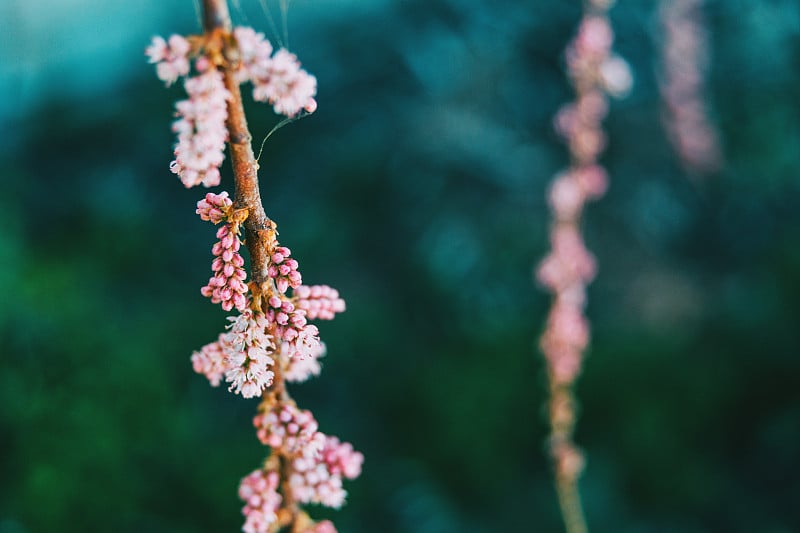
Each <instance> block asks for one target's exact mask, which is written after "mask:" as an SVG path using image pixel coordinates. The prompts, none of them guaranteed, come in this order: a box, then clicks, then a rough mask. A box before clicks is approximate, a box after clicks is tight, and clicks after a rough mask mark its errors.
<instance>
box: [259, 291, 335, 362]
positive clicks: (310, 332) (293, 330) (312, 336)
mask: <svg viewBox="0 0 800 533" xmlns="http://www.w3.org/2000/svg"><path fill="white" fill-rule="evenodd" d="M268 303H269V307H270V309H269V310H268V311H267V318H268V319H269V320H270V321H271V322H274V323H275V334H276V335H277V336H278V337H279V338H280V339H281V340H283V341H284V343H285V344H286V348H285V349H286V350H287V352H286V353H287V354H288V356H289V357H291V358H300V359H304V358H306V357H317V356H318V353H319V351H320V350H321V349H322V348H321V342H320V340H319V329H317V326H314V325H313V324H309V323H308V320H307V319H306V315H305V311H303V310H302V309H297V308H296V307H295V305H294V304H293V303H292V302H291V301H289V300H284V299H282V298H280V297H278V296H272V297H271V298H270V299H269V301H268Z"/></svg>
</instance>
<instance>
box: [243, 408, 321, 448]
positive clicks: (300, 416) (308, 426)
mask: <svg viewBox="0 0 800 533" xmlns="http://www.w3.org/2000/svg"><path fill="white" fill-rule="evenodd" d="M253 425H254V426H255V427H256V435H258V440H260V441H261V443H262V444H265V445H267V446H269V447H270V448H272V449H273V450H275V449H278V450H280V452H281V453H282V454H284V455H288V456H294V455H298V454H299V455H311V456H315V455H317V454H319V452H320V451H321V450H322V446H323V445H324V444H325V436H324V435H323V434H322V433H320V432H319V431H318V429H319V425H318V424H317V421H316V420H315V419H314V415H312V414H311V411H306V410H300V409H298V408H297V407H296V406H295V405H294V404H292V403H284V404H282V405H276V406H274V407H273V408H272V409H270V410H269V411H266V412H264V413H259V414H258V415H256V417H255V418H254V419H253Z"/></svg>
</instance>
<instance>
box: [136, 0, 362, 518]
mask: <svg viewBox="0 0 800 533" xmlns="http://www.w3.org/2000/svg"><path fill="white" fill-rule="evenodd" d="M203 8H204V33H203V34H202V35H196V36H190V37H186V38H184V37H181V36H178V35H173V36H172V37H170V38H169V39H168V40H164V39H162V38H160V37H156V38H154V39H153V42H152V44H151V46H150V47H148V49H147V50H146V54H147V55H148V56H149V58H150V62H151V63H155V65H156V73H157V75H158V77H159V78H160V79H161V80H162V81H164V82H165V83H166V84H167V85H170V84H172V83H175V82H176V81H178V80H179V79H181V78H182V79H183V85H184V87H185V89H186V93H187V95H188V98H187V99H185V100H181V101H180V102H178V103H177V104H176V106H175V108H176V117H177V119H176V120H175V122H174V123H173V126H172V129H173V131H174V132H175V134H176V135H177V144H176V146H175V160H174V161H173V162H172V164H171V165H170V170H171V171H172V172H173V173H174V174H177V175H178V177H179V178H180V180H181V182H182V183H183V184H184V185H185V186H186V187H187V188H189V187H194V186H196V185H203V186H204V187H214V186H217V185H219V184H220V181H221V176H220V165H221V164H222V162H223V160H224V157H225V156H224V150H225V144H226V142H227V143H228V146H229V147H230V156H231V160H232V166H233V173H234V176H233V177H234V183H235V189H234V194H233V197H231V196H230V195H229V194H228V193H227V192H225V191H221V192H219V193H215V192H209V193H207V194H206V195H205V197H204V198H202V199H201V200H200V201H199V202H198V203H197V211H196V212H197V214H198V215H199V216H200V218H201V219H202V220H205V221H208V222H210V223H212V224H214V225H216V226H217V227H218V229H217V232H216V238H217V242H216V243H215V244H214V245H213V247H212V249H211V253H212V256H213V260H212V263H211V271H212V276H211V278H210V279H209V280H208V283H207V284H206V285H205V286H204V287H202V289H201V290H200V292H201V294H202V295H203V296H205V297H207V298H209V299H210V300H211V302H212V303H215V304H220V306H221V307H222V308H223V309H224V310H225V311H234V310H235V312H236V314H234V315H233V316H231V317H229V318H228V322H229V324H228V325H227V327H226V328H225V330H224V331H223V332H222V333H220V334H219V335H218V336H217V338H216V340H214V341H213V342H211V343H209V344H207V345H205V346H203V347H202V348H201V349H200V350H198V351H196V352H195V353H194V354H193V355H192V357H191V362H192V366H193V367H194V370H195V371H196V372H198V373H200V374H202V375H204V376H205V377H206V378H208V380H209V382H210V383H211V385H212V386H218V385H219V384H220V383H221V382H223V381H225V382H226V383H227V384H228V390H229V391H231V392H233V393H234V394H239V395H241V396H242V397H243V398H260V399H261V403H260V405H259V407H258V412H257V414H256V416H255V418H254V420H253V425H254V426H255V430H256V436H257V438H258V439H259V440H260V441H261V442H262V443H263V444H264V445H266V446H269V448H270V452H269V455H268V457H267V459H266V460H265V462H264V464H263V465H262V466H261V467H259V468H257V469H255V470H254V471H253V472H251V473H250V474H248V475H247V476H245V477H244V478H243V479H242V482H241V485H240V487H239V496H240V498H241V499H242V500H243V501H244V507H243V509H242V512H243V514H244V516H245V523H244V526H243V528H242V530H243V531H245V532H246V533H275V532H278V531H287V532H291V533H335V531H336V529H335V528H334V526H333V524H332V523H331V522H330V521H328V520H325V521H322V522H315V521H314V520H313V519H312V518H311V517H310V516H309V515H308V514H307V513H306V512H305V511H304V510H303V509H302V508H301V506H302V505H305V504H310V503H314V504H321V505H325V506H328V507H334V508H338V507H340V506H341V505H342V504H343V503H344V501H345V497H346V495H347V493H346V491H345V489H344V488H343V480H344V479H354V478H356V477H358V475H359V474H360V473H361V464H362V462H363V456H362V455H361V454H360V453H359V452H357V451H355V450H354V449H353V447H352V446H351V445H350V444H348V443H344V442H341V441H340V440H339V439H338V438H336V437H333V436H328V435H326V434H324V433H322V432H320V431H319V428H318V424H317V421H316V420H315V419H314V415H313V414H312V413H311V412H310V411H307V410H302V409H300V408H299V407H298V406H297V405H296V403H295V402H294V401H293V400H292V398H291V396H290V395H289V391H288V390H287V387H286V384H287V382H301V381H305V380H307V379H308V378H309V377H311V376H315V375H318V374H319V373H320V371H321V365H320V361H319V360H320V358H321V357H322V356H323V355H324V354H325V345H324V344H323V343H322V342H321V341H320V338H319V330H318V329H317V326H315V325H312V324H310V323H309V321H310V320H330V319H332V318H333V317H334V316H335V315H336V314H337V313H340V312H342V311H344V310H345V303H344V300H342V299H341V298H340V297H339V293H338V292H337V291H336V290H335V289H332V288H330V287H328V286H325V285H303V280H302V276H301V274H300V270H299V264H298V262H297V260H296V259H295V258H294V257H292V253H291V251H290V250H289V248H286V247H285V246H282V245H281V244H280V243H279V242H278V232H277V226H276V224H275V222H273V221H272V220H270V219H269V218H268V217H267V215H266V212H265V211H264V207H263V205H262V203H261V196H260V190H259V185H258V169H259V165H258V162H257V161H256V159H255V157H254V154H253V149H252V145H251V142H252V138H251V135H250V132H249V131H248V128H247V122H246V120H245V114H244V109H243V106H242V97H241V92H240V88H239V86H240V84H243V83H248V82H249V83H251V84H252V88H253V99H254V100H256V101H261V102H268V103H270V104H271V105H272V106H273V109H274V110H275V112H276V113H278V114H282V115H286V116H287V117H295V116H297V115H298V114H299V113H301V112H306V113H312V112H313V111H314V110H315V109H316V106H317V103H316V101H315V100H314V96H315V95H316V90H317V80H316V78H314V76H312V75H310V74H309V73H307V72H306V71H305V70H303V69H302V68H301V67H300V63H299V62H298V61H297V57H296V56H295V55H294V54H292V53H290V52H289V51H287V50H285V49H280V50H277V51H274V50H273V47H272V45H271V44H270V42H269V41H268V40H267V39H265V38H264V35H263V34H261V33H257V32H256V31H255V30H253V29H251V28H244V27H238V28H235V29H234V28H232V27H231V21H230V15H229V12H228V7H227V4H226V2H225V0H204V1H203ZM245 245H246V246H245ZM244 248H246V249H247V250H248V252H249V256H250V269H249V270H250V272H249V277H250V279H249V281H248V279H247V278H248V272H247V271H246V270H245V260H244V257H243V256H242V254H241V252H242V250H243V249H244Z"/></svg>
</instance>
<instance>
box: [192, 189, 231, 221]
mask: <svg viewBox="0 0 800 533" xmlns="http://www.w3.org/2000/svg"><path fill="white" fill-rule="evenodd" d="M232 206H233V202H232V201H231V199H230V198H228V193H227V192H226V191H222V192H221V193H220V194H214V193H213V192H210V193H207V194H206V197H205V198H204V199H202V200H200V201H199V202H197V211H195V213H197V214H198V215H200V220H206V221H208V222H211V223H213V224H219V223H220V222H222V221H224V220H225V219H226V218H227V217H228V214H229V213H230V211H231V207H232Z"/></svg>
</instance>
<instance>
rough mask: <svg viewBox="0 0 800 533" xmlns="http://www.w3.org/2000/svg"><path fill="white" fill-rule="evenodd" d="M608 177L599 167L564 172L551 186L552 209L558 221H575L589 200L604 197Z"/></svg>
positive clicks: (593, 166) (587, 166)
mask: <svg viewBox="0 0 800 533" xmlns="http://www.w3.org/2000/svg"><path fill="white" fill-rule="evenodd" d="M607 187H608V176H607V174H606V171H605V169H604V168H603V167H601V166H599V165H586V166H584V167H579V168H573V169H570V170H568V171H566V172H562V173H560V174H559V175H557V176H556V177H555V179H554V180H553V183H552V184H551V185H550V194H549V197H548V200H549V203H550V208H551V209H552V211H553V214H554V215H555V216H556V219H557V220H574V219H575V218H576V217H578V216H579V215H580V213H581V211H582V210H583V206H584V204H585V203H586V202H587V201H589V200H596V199H598V198H600V197H601V196H603V194H604V193H605V191H606V188H607Z"/></svg>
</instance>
